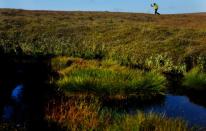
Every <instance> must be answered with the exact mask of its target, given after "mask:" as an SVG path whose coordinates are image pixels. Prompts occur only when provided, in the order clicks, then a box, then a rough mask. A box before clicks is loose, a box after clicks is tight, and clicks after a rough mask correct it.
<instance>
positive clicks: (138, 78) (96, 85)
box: [57, 67, 165, 95]
mask: <svg viewBox="0 0 206 131" xmlns="http://www.w3.org/2000/svg"><path fill="white" fill-rule="evenodd" d="M57 84H58V86H59V87H61V88H62V89H64V90H65V91H71V92H73V91H76V92H78V91H80V92H82V91H86V92H94V93H97V94H102V95H104V94H105V95H118V94H120V95H129V94H138V93H142V92H144V93H148V94H149V93H162V92H164V89H165V78H164V77H163V76H162V75H160V74H158V73H156V72H147V73H143V72H141V71H136V70H130V69H127V70H126V71H120V70H119V71H115V70H112V69H106V68H98V67H95V68H78V69H74V70H72V71H71V72H70V73H68V74H67V75H66V76H65V77H63V78H62V79H60V80H59V81H58V82H57Z"/></svg>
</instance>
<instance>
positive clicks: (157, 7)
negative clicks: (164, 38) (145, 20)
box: [151, 3, 160, 15]
mask: <svg viewBox="0 0 206 131" xmlns="http://www.w3.org/2000/svg"><path fill="white" fill-rule="evenodd" d="M151 7H153V8H154V10H155V15H160V13H159V12H157V11H158V9H159V6H158V5H157V4H156V3H154V4H152V5H151Z"/></svg>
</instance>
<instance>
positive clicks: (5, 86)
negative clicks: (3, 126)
mask: <svg viewBox="0 0 206 131" xmlns="http://www.w3.org/2000/svg"><path fill="white" fill-rule="evenodd" d="M50 58H51V56H36V57H32V56H18V57H17V56H9V55H5V54H3V55H2V54H1V56H0V60H1V63H0V119H1V122H8V123H15V124H14V125H16V126H24V127H25V128H26V130H36V131H37V130H55V128H57V129H58V127H57V126H55V125H51V126H50V127H52V129H49V127H48V123H47V122H46V121H45V120H44V112H45V106H46V105H47V101H48V100H49V99H50V98H51V97H52V96H53V95H54V94H55V91H54V88H53V86H52V85H51V84H49V80H50V77H51V75H52V70H51V62H50ZM18 86H22V94H20V96H21V100H20V101H16V100H14V99H13V98H12V95H13V94H15V88H17V87H18ZM5 112H6V113H5ZM9 113H10V114H9ZM5 114H6V115H5ZM8 115H9V117H8ZM3 116H7V117H8V119H6V120H5V119H3Z"/></svg>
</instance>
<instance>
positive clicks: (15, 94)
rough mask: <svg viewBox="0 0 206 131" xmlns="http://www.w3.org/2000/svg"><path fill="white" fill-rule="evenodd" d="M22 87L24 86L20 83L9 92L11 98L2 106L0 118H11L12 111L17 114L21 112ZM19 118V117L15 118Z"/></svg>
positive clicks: (12, 115)
mask: <svg viewBox="0 0 206 131" xmlns="http://www.w3.org/2000/svg"><path fill="white" fill-rule="evenodd" d="M23 88H24V86H23V85H22V84H19V85H17V86H16V87H15V88H14V89H13V90H12V92H11V100H10V102H9V104H7V105H6V106H4V108H3V115H2V119H3V120H7V121H8V120H11V119H12V118H13V117H14V112H15V114H17V115H20V114H22V112H23V106H24V104H23V102H22V97H23V95H22V94H23ZM17 119H19V118H17Z"/></svg>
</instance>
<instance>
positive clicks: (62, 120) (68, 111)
mask: <svg viewBox="0 0 206 131" xmlns="http://www.w3.org/2000/svg"><path fill="white" fill-rule="evenodd" d="M46 119H47V120H49V121H50V122H56V123H59V124H60V125H61V126H62V127H64V128H66V129H67V130H74V131H76V130H120V131H121V130H122V131H123V130H155V131H160V130H162V131H165V130H175V131H186V130H188V127H187V124H186V123H185V122H184V121H182V120H180V119H174V118H166V117H165V116H163V115H156V114H153V113H149V114H144V113H141V112H138V113H137V114H136V115H133V116H131V115H127V114H124V113H123V114H122V113H121V114H119V113H118V112H116V111H112V110H109V109H107V108H101V103H100V101H99V100H97V98H95V97H89V96H86V97H85V96H82V97H79V96H78V97H74V98H69V99H68V100H64V101H63V100H62V101H60V102H57V101H51V103H50V104H49V105H48V107H47V109H46Z"/></svg>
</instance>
